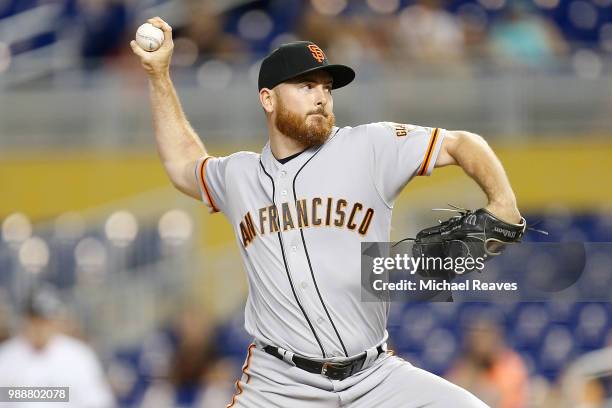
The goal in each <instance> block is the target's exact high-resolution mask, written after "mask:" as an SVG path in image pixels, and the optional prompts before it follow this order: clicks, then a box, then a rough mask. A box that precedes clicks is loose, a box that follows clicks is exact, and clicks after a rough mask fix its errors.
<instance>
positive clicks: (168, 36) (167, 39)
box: [147, 17, 172, 46]
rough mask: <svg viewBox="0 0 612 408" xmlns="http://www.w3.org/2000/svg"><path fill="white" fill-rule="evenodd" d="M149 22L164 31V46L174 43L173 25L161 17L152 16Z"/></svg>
mask: <svg viewBox="0 0 612 408" xmlns="http://www.w3.org/2000/svg"><path fill="white" fill-rule="evenodd" d="M147 22H148V23H150V24H152V25H153V26H154V27H157V28H159V29H160V30H162V31H163V32H164V42H163V43H162V46H164V45H167V44H171V43H172V27H170V24H168V23H166V22H165V21H164V20H163V19H162V18H161V17H153V18H150V19H148V20H147Z"/></svg>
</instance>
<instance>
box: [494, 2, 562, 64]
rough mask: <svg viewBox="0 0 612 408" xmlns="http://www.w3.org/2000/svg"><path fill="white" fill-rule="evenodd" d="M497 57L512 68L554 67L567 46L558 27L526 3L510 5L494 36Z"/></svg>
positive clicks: (495, 25) (497, 24) (496, 27)
mask: <svg viewBox="0 0 612 408" xmlns="http://www.w3.org/2000/svg"><path fill="white" fill-rule="evenodd" d="M490 47H491V52H492V54H493V56H495V57H497V58H499V59H500V60H501V62H502V63H505V64H508V65H512V66H519V67H520V66H522V67H530V68H533V67H541V66H553V64H554V63H555V61H556V58H557V57H558V56H561V55H563V54H565V53H566V52H567V45H566V44H565V41H564V40H563V37H562V35H561V33H560V32H559V30H558V29H557V27H556V26H555V25H554V24H553V23H551V22H550V21H548V20H547V19H545V18H544V17H542V16H540V15H538V14H537V13H536V12H535V11H534V10H532V6H531V5H530V4H529V3H527V2H526V1H524V0H520V1H515V2H514V1H513V2H510V4H509V6H508V8H507V9H506V10H505V11H504V12H503V14H502V17H501V20H500V21H499V22H497V23H495V24H494V25H493V27H492V28H491V33H490Z"/></svg>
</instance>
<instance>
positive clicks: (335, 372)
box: [263, 346, 384, 380]
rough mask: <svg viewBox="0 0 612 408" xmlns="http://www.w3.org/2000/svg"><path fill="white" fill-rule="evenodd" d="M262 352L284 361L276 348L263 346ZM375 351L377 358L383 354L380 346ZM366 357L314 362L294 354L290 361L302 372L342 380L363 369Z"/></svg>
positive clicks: (363, 355) (365, 355) (365, 353)
mask: <svg viewBox="0 0 612 408" xmlns="http://www.w3.org/2000/svg"><path fill="white" fill-rule="evenodd" d="M263 350H264V351H265V352H266V353H268V354H270V355H273V356H274V357H276V358H278V359H279V360H283V361H285V359H284V358H283V354H281V352H280V351H279V350H278V347H274V346H265V347H264V348H263ZM376 351H377V352H378V354H377V356H379V355H381V354H382V353H384V350H383V348H382V346H378V347H376ZM366 357H367V352H365V351H364V352H363V353H362V354H360V355H358V356H357V357H355V358H354V359H352V360H347V361H344V362H322V361H315V360H310V359H308V358H306V357H301V356H298V355H296V354H294V355H293V357H292V358H291V360H292V361H293V363H294V364H295V366H296V367H298V368H301V369H302V370H304V371H308V372H309V373H315V374H323V375H324V376H326V377H328V378H330V379H332V380H344V379H345V378H348V377H350V376H351V375H353V374H355V373H356V372H358V371H359V370H361V369H362V368H363V363H365V360H366Z"/></svg>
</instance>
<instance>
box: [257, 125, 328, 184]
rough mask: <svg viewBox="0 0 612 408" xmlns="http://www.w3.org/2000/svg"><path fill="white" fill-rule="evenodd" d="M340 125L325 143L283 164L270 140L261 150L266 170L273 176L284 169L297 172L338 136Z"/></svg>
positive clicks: (291, 172) (292, 172)
mask: <svg viewBox="0 0 612 408" xmlns="http://www.w3.org/2000/svg"><path fill="white" fill-rule="evenodd" d="M338 129H339V128H338V127H336V126H334V127H333V128H332V131H331V135H330V137H329V138H328V139H327V140H326V141H325V143H323V144H322V145H321V146H314V147H311V148H309V149H306V150H305V151H304V152H302V154H300V155H299V156H298V157H296V158H294V159H292V160H289V161H288V162H287V163H285V164H281V163H280V162H279V161H278V160H276V158H275V157H274V155H273V154H272V149H271V148H270V141H268V142H267V143H266V145H265V146H264V148H263V150H262V151H261V162H262V164H263V166H264V168H265V169H266V171H267V172H268V173H269V174H270V175H271V176H272V177H275V176H276V173H277V172H278V171H281V170H284V171H285V172H287V173H288V174H294V173H295V172H297V171H298V170H299V169H300V168H301V167H302V166H303V165H304V163H306V162H307V161H308V160H309V159H310V158H311V157H312V156H313V155H314V154H316V153H317V152H318V151H319V150H320V149H324V148H325V146H326V145H327V144H328V143H329V142H330V141H331V140H332V139H333V138H334V136H336V134H337V133H338Z"/></svg>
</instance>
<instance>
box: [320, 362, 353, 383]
mask: <svg viewBox="0 0 612 408" xmlns="http://www.w3.org/2000/svg"><path fill="white" fill-rule="evenodd" d="M352 364H353V362H352V361H346V362H343V363H339V362H331V361H327V362H324V363H323V367H321V374H322V375H324V376H326V377H328V378H331V379H332V380H340V379H343V378H345V375H344V374H345V373H342V374H341V375H340V376H338V374H339V373H330V375H327V372H328V371H329V369H330V368H332V369H337V370H344V369H346V368H347V367H350V366H351V365H352ZM349 371H350V370H349Z"/></svg>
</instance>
